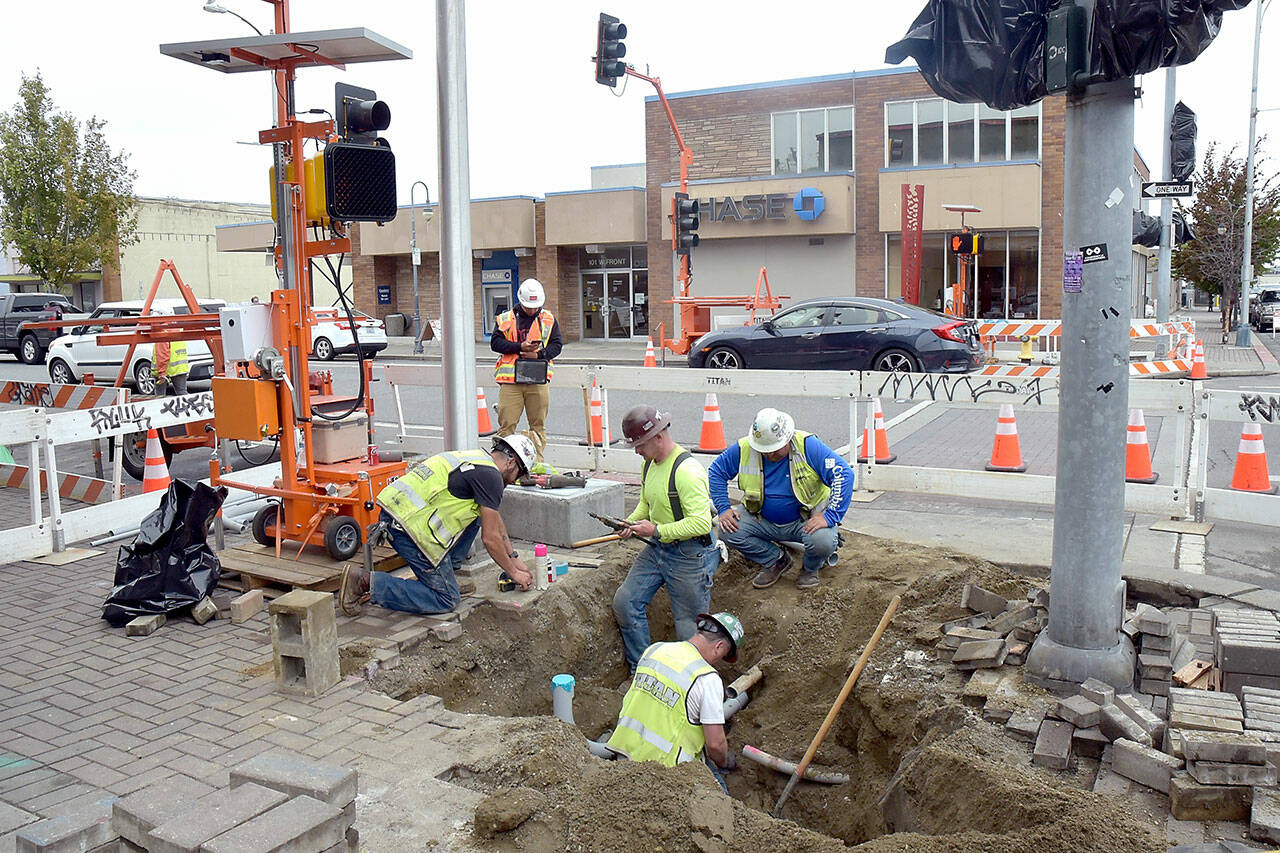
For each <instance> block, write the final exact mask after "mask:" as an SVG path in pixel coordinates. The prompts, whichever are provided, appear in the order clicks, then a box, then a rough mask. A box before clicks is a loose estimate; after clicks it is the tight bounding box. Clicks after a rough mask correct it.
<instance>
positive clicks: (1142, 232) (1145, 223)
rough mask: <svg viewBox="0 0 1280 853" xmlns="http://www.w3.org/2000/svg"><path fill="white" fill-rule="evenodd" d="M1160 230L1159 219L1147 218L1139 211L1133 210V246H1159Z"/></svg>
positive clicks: (1156, 217)
mask: <svg viewBox="0 0 1280 853" xmlns="http://www.w3.org/2000/svg"><path fill="white" fill-rule="evenodd" d="M1160 228H1161V222H1160V217H1158V216H1148V215H1147V214H1145V213H1143V212H1142V211H1141V210H1135V211H1134V212H1133V245H1135V246H1146V247H1147V248H1151V247H1152V246H1159V245H1160Z"/></svg>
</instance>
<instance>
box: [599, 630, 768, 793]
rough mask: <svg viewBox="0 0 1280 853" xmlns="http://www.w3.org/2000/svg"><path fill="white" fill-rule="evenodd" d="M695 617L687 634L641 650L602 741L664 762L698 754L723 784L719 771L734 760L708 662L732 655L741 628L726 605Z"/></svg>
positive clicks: (718, 685) (720, 686) (717, 682)
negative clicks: (619, 708) (615, 722)
mask: <svg viewBox="0 0 1280 853" xmlns="http://www.w3.org/2000/svg"><path fill="white" fill-rule="evenodd" d="M696 625H697V631H696V633H694V635H693V636H692V637H690V638H689V639H688V640H683V641H681V642H677V643H654V644H653V645H651V646H649V647H648V648H647V649H645V650H644V654H643V655H641V656H640V661H639V663H638V664H637V665H636V674H635V677H634V678H633V679H632V680H631V687H630V689H628V690H627V695H626V697H625V698H624V699H623V700H622V711H621V712H620V713H619V714H618V727H617V728H616V729H614V732H613V734H612V735H611V736H610V737H609V742H608V747H609V749H611V750H613V751H614V752H616V753H618V754H619V755H622V756H625V757H627V758H629V759H631V760H632V761H657V762H658V763H660V764H664V765H666V766H667V767H674V766H675V765H676V764H680V763H682V762H685V761H694V760H705V761H706V762H707V765H708V766H709V767H710V768H711V771H712V773H714V774H715V776H716V779H717V780H718V781H719V782H720V785H721V787H724V777H723V776H721V775H720V772H719V771H720V770H733V769H735V768H736V767H737V766H738V762H737V756H736V755H735V754H734V753H733V752H731V751H730V750H729V744H728V742H727V741H726V739H725V732H724V722H725V720H724V682H723V681H722V680H721V679H720V675H719V673H717V672H716V670H715V667H714V666H712V664H714V663H716V662H717V661H720V660H724V661H728V662H729V663H734V662H735V661H737V659H738V649H739V648H740V647H741V646H742V640H743V636H744V632H743V629H742V623H741V622H739V621H738V620H737V618H736V617H734V616H733V615H732V614H730V613H716V614H715V615H711V614H708V613H700V614H698V617H697V622H696ZM725 792H726V793H728V789H727V788H726V789H725Z"/></svg>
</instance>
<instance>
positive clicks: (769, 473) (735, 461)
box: [707, 408, 853, 589]
mask: <svg viewBox="0 0 1280 853" xmlns="http://www.w3.org/2000/svg"><path fill="white" fill-rule="evenodd" d="M734 478H737V481H738V488H739V489H741V490H742V496H743V501H742V505H741V506H737V507H735V506H733V505H732V504H731V503H730V502H729V488H728V483H729V481H730V480H732V479H734ZM707 481H708V485H709V487H710V490H711V502H712V503H713V504H714V505H715V511H716V513H717V515H718V519H717V520H718V522H719V525H720V538H721V539H722V540H723V541H724V543H725V545H727V546H728V547H730V548H733V549H735V550H737V551H739V552H741V554H742V555H743V556H744V557H746V558H747V559H748V560H751V561H752V562H754V563H758V564H759V565H760V567H761V568H760V571H759V573H758V574H757V575H756V576H755V578H754V579H753V580H752V582H751V583H752V585H753V586H755V587H756V588H757V589H767V588H768V587H771V586H773V585H774V584H775V583H777V582H778V579H779V578H780V577H782V576H783V575H784V574H786V573H787V572H788V571H789V570H790V569H791V565H792V558H791V552H790V551H789V550H788V548H787V547H786V546H784V545H783V544H782V543H786V542H791V543H798V545H803V547H804V562H803V566H802V571H801V572H800V576H799V577H798V578H797V579H796V586H798V587H800V588H801V589H808V588H812V587H814V586H817V585H818V582H819V579H818V572H819V570H820V569H821V568H822V567H823V566H825V565H828V564H829V563H831V562H834V555H835V552H836V549H837V548H838V547H839V544H840V541H839V526H840V522H841V520H842V519H843V518H844V515H845V513H846V512H848V510H849V501H850V498H851V496H852V493H853V469H852V468H850V467H849V463H848V462H846V461H845V460H844V458H843V457H841V456H840V454H838V453H836V452H835V451H834V450H832V449H831V448H830V447H827V445H826V444H824V443H823V442H822V440H821V439H820V438H818V437H817V436H816V435H812V434H810V433H806V432H801V431H798V430H797V429H796V424H795V420H794V419H792V417H791V416H790V415H788V414H787V413H786V412H780V411H778V410H777V409H772V408H770V409H761V410H760V412H759V413H758V414H757V415H756V418H755V421H754V422H753V423H752V424H751V432H750V433H749V434H748V435H747V436H746V437H745V438H743V439H741V440H740V441H738V443H737V444H733V445H730V446H729V447H728V449H726V450H725V451H724V452H723V453H721V454H720V455H719V456H718V457H716V460H715V461H714V462H712V463H711V467H710V469H708V471H707Z"/></svg>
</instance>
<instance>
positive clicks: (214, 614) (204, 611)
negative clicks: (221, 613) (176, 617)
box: [191, 596, 218, 625]
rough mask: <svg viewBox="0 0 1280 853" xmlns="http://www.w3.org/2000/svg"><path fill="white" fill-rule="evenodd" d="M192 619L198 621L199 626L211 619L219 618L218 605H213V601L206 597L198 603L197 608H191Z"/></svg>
mask: <svg viewBox="0 0 1280 853" xmlns="http://www.w3.org/2000/svg"><path fill="white" fill-rule="evenodd" d="M191 618H192V619H194V620H196V624H197V625H203V624H204V623H206V622H208V621H209V620H210V619H217V618H218V605H216V604H214V603H213V599H212V598H209V597H207V596H206V597H205V598H202V599H200V600H199V601H197V602H196V604H195V607H192V608H191Z"/></svg>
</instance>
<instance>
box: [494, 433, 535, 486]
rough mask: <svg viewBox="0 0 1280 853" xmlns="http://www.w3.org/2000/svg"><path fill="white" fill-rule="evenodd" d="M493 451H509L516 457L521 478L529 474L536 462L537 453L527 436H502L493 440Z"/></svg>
mask: <svg viewBox="0 0 1280 853" xmlns="http://www.w3.org/2000/svg"><path fill="white" fill-rule="evenodd" d="M493 447H494V449H495V450H509V451H510V452H512V453H514V454H515V455H516V459H517V460H518V461H519V463H520V465H521V467H522V469H523V470H521V472H520V474H521V476H524V475H525V474H528V473H529V469H530V468H532V467H533V466H534V463H536V462H537V461H538V451H537V449H536V448H535V447H534V446H533V442H532V441H530V440H529V437H528V436H527V435H520V434H516V435H504V436H503V437H502V438H495V439H494V440H493Z"/></svg>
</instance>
